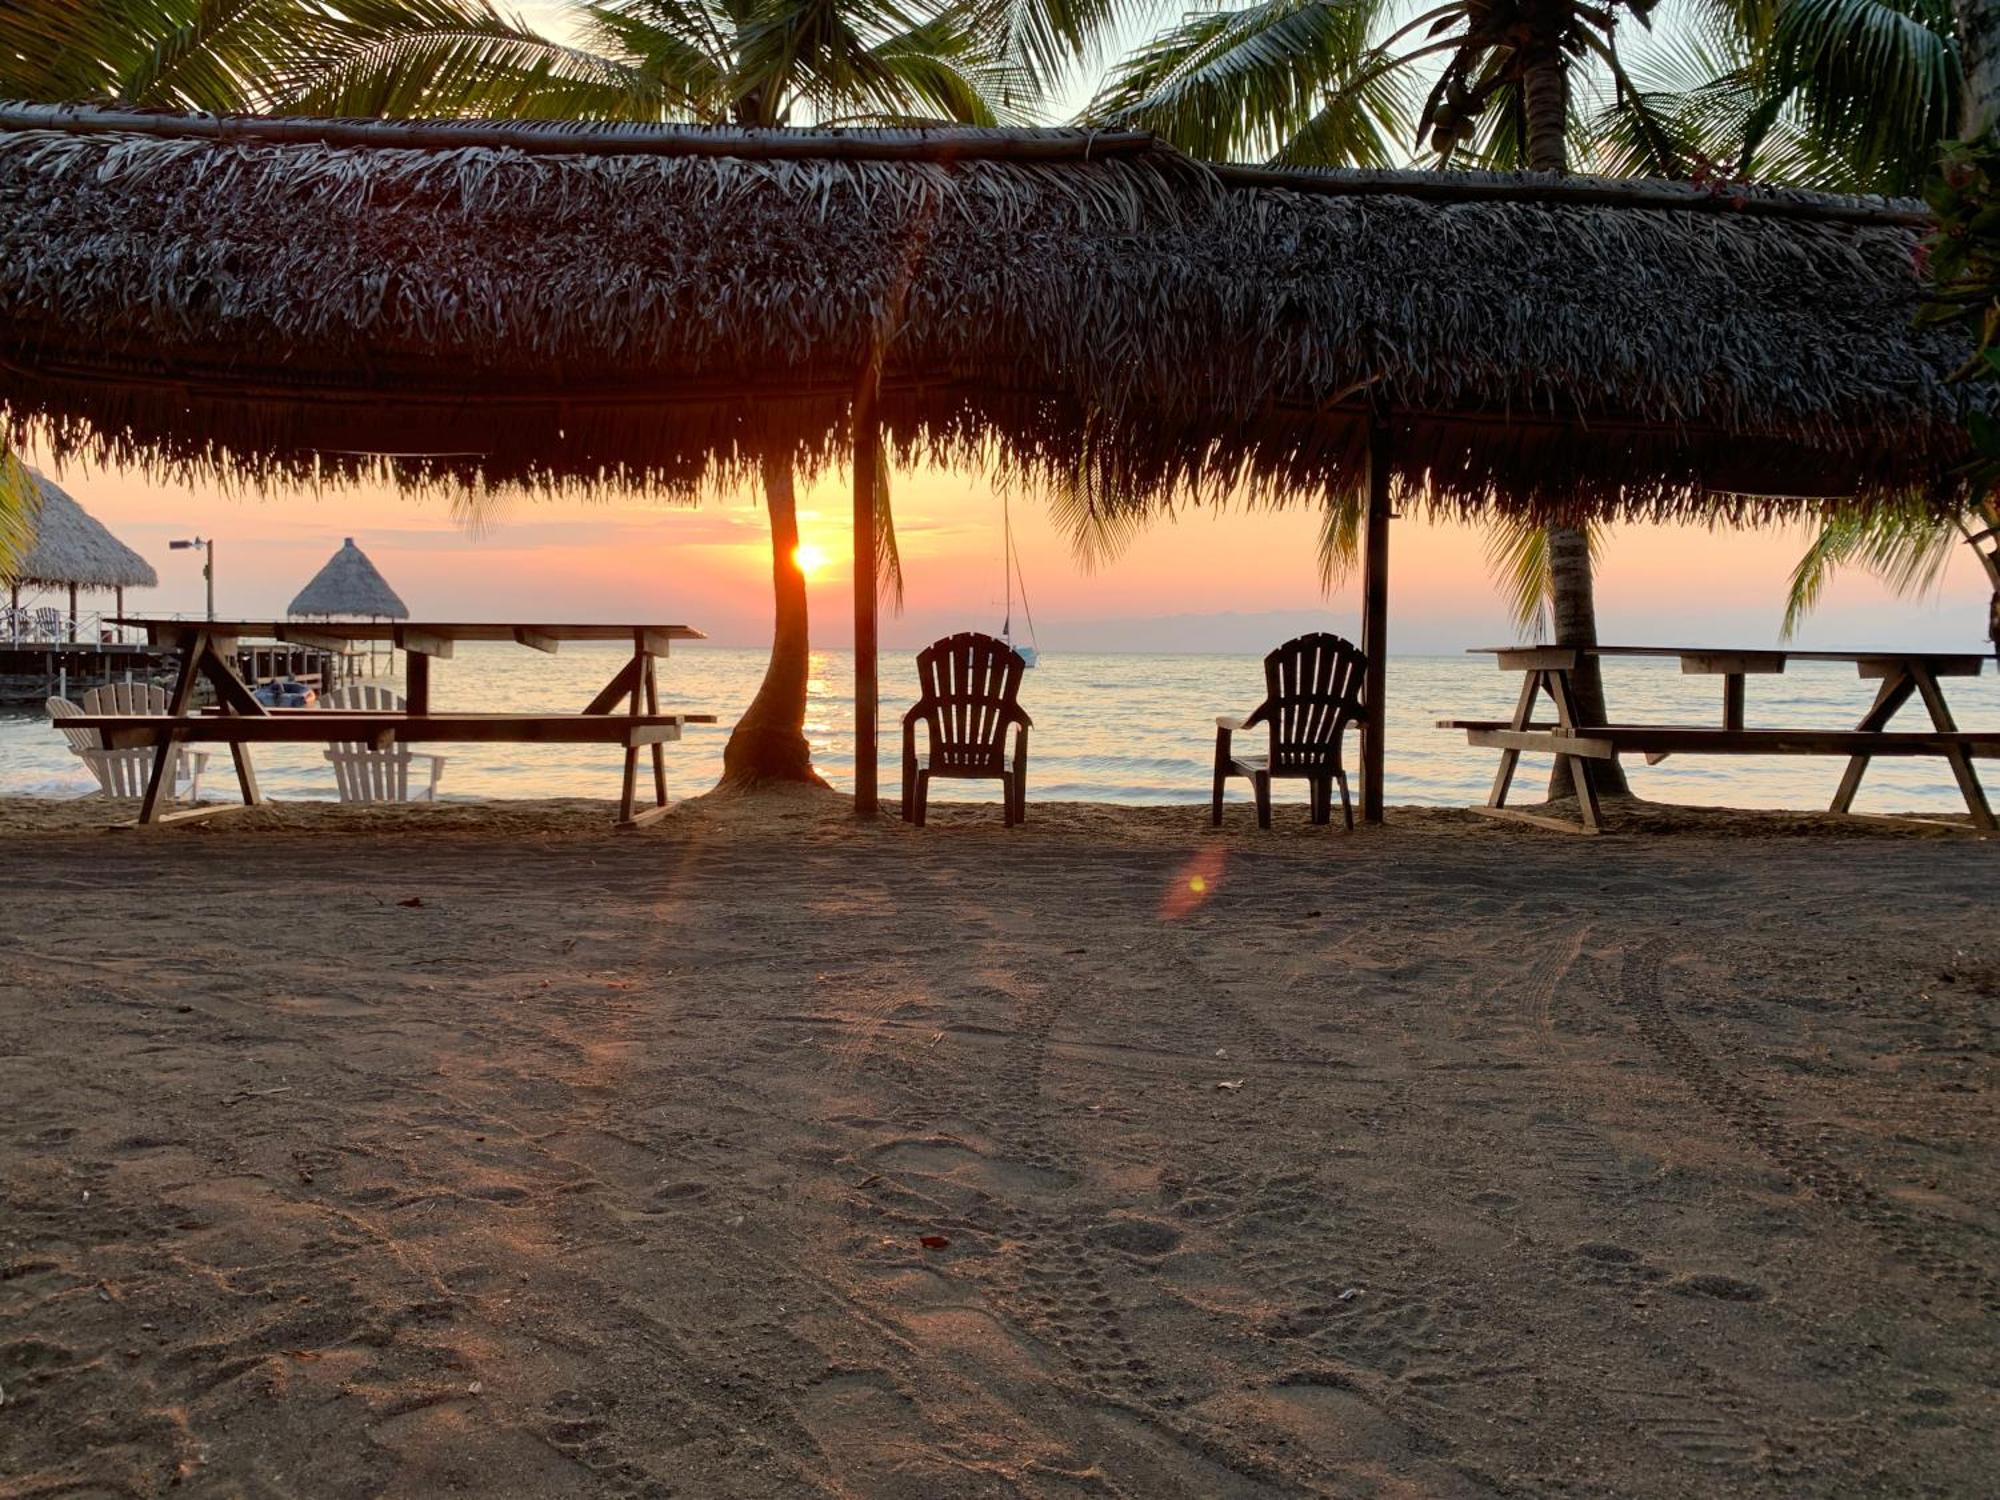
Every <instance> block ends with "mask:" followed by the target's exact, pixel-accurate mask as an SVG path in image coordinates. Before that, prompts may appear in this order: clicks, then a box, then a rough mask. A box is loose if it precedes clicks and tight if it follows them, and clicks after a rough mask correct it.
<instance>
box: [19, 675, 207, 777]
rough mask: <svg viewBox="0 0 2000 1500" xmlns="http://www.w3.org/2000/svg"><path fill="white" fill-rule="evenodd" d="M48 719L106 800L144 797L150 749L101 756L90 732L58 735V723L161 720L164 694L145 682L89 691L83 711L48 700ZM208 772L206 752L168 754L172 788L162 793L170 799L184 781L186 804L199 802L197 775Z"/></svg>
mask: <svg viewBox="0 0 2000 1500" xmlns="http://www.w3.org/2000/svg"><path fill="white" fill-rule="evenodd" d="M48 708H49V719H50V721H51V722H52V723H53V724H54V725H55V727H56V728H57V729H59V730H61V731H62V734H63V737H64V738H65V739H67V740H68V741H69V748H70V752H71V753H72V754H73V755H75V756H76V758H77V759H78V760H80V761H82V762H83V763H84V765H86V766H87V767H89V768H90V774H91V775H93V776H95V777H96V778H97V784H98V786H99V787H100V788H101V789H102V790H103V792H104V795H105V796H107V797H143V796H145V795H146V781H147V778H148V777H150V776H151V775H152V774H153V749H152V747H151V746H149V745H135V746H133V747H132V748H131V749H129V750H107V749H105V748H104V745H103V742H102V741H101V740H100V739H99V738H98V735H97V731H96V730H94V729H64V728H63V720H64V719H75V718H81V717H82V716H83V715H85V714H164V713H165V712H166V711H167V690H166V689H165V688H163V687H155V686H153V685H152V684H151V683H145V682H114V683H111V684H108V685H107V686H105V687H94V688H92V689H90V691H88V692H87V693H85V694H84V695H83V706H82V707H81V708H79V707H77V705H76V704H74V703H72V702H70V701H69V699H67V698H51V699H49V702H48ZM207 767H208V752H207V751H206V750H189V749H188V748H187V747H186V746H181V747H178V748H176V750H175V751H174V776H173V785H172V786H169V787H168V789H167V794H168V795H169V796H172V795H173V793H174V787H176V786H178V785H179V784H180V783H181V782H182V781H186V782H187V784H188V787H187V799H188V801H190V802H199V801H200V800H201V774H202V772H203V771H204V770H206V769H207Z"/></svg>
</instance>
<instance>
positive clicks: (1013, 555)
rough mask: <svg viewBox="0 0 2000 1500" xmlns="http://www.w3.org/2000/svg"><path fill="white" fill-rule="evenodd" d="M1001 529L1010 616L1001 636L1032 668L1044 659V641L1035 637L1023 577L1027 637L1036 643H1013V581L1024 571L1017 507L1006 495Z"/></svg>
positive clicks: (1023, 607)
mask: <svg viewBox="0 0 2000 1500" xmlns="http://www.w3.org/2000/svg"><path fill="white" fill-rule="evenodd" d="M1000 528H1001V536H1002V538H1003V540H1002V543H1001V546H1002V550H1003V552H1004V556H1003V557H1002V559H1001V563H1002V571H1004V572H1005V573H1006V575H1007V617H1006V619H1005V620H1004V621H1002V622H1001V625H1000V639H1001V640H1003V641H1005V642H1006V643H1007V644H1008V645H1009V646H1013V647H1014V654H1015V655H1016V656H1018V657H1020V658H1021V665H1023V666H1026V667H1032V666H1034V665H1035V663H1036V662H1037V661H1039V660H1040V659H1041V654H1042V653H1041V643H1040V642H1039V641H1037V640H1036V637H1035V612H1034V611H1033V610H1032V609H1030V608H1029V607H1028V580H1027V579H1025V578H1022V579H1021V613H1022V614H1023V615H1025V616H1027V620H1028V639H1029V641H1031V642H1033V643H1034V644H1031V645H1026V646H1021V645H1016V644H1015V642H1014V580H1015V578H1016V577H1018V576H1019V574H1020V572H1021V554H1020V553H1018V552H1016V551H1015V550H1014V510H1013V506H1012V505H1011V504H1010V503H1009V502H1008V500H1007V497H1006V496H1005V495H1002V496H1001V497H1000Z"/></svg>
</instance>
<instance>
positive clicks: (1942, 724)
mask: <svg viewBox="0 0 2000 1500" xmlns="http://www.w3.org/2000/svg"><path fill="white" fill-rule="evenodd" d="M1910 675H1911V676H1912V677H1913V678H1915V679H1916V684H1917V691H1918V692H1920V693H1922V694H1923V696H1924V707H1925V708H1927V709H1929V710H1930V714H1931V725H1932V727H1933V728H1935V729H1936V730H1937V731H1938V733H1940V734H1956V733H1957V732H1958V725H1957V724H1956V723H1954V722H1953V721H1952V717H1951V708H1950V706H1949V705H1948V704H1946V702H1945V701H1944V689H1943V688H1941V687H1939V686H1938V680H1937V676H1936V674H1935V673H1933V672H1932V671H1931V669H1930V668H1929V667H1928V666H1925V665H1923V664H1922V663H1912V664H1911V666H1910ZM1944 758H1945V761H1946V762H1947V763H1948V764H1949V765H1950V766H1951V774H1952V775H1953V776H1955V777H1957V778H1958V790H1959V792H1960V793H1961V794H1962V795H1963V796H1964V798H1965V808H1966V811H1967V812H1969V813H1971V814H1972V826H1973V827H1974V828H1979V829H1984V830H1985V831H1987V832H1989V833H1991V832H1993V831H1994V830H1995V829H1996V828H2000V824H1996V823H1995V822H1994V819H1993V808H1992V807H1991V805H1990V804H1988V802H1987V800H1986V789H1985V788H1984V787H1982V786H1981V785H1980V784H1979V773H1978V772H1977V771H1975V770H1973V768H1972V757H1971V756H1970V755H1969V754H1967V753H1966V749H1965V747H1964V746H1963V745H1953V746H1952V747H1950V748H1949V749H1947V750H1946V751H1945V753H1944Z"/></svg>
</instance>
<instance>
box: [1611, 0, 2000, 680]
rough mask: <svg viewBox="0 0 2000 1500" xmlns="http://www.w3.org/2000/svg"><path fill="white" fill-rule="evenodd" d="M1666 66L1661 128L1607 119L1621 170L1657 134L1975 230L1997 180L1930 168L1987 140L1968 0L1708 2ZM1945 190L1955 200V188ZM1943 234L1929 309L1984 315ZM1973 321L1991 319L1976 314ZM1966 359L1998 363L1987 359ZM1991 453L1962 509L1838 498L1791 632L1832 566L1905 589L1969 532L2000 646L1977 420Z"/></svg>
mask: <svg viewBox="0 0 2000 1500" xmlns="http://www.w3.org/2000/svg"><path fill="white" fill-rule="evenodd" d="M1667 60H1668V62H1669V65H1670V66H1669V68H1668V69H1667V73H1668V74H1669V75H1677V76H1669V77H1663V78H1660V79H1656V80H1648V82H1649V83H1650V84H1651V85H1652V86H1651V87H1650V88H1649V89H1648V90H1647V91H1646V95H1645V96H1646V99H1647V102H1648V104H1649V106H1650V110H1651V112H1652V114H1653V115H1654V116H1655V118H1656V119H1662V120H1665V121H1667V122H1669V124H1668V126H1667V128H1666V130H1664V131H1663V132H1659V133H1657V134H1655V135H1652V136H1644V137H1642V136H1639V135H1636V134H1634V133H1631V132H1626V131H1622V130H1620V129H1619V127H1618V125H1617V124H1616V122H1612V124H1611V128H1610V129H1609V130H1608V131H1607V133H1606V134H1607V138H1608V139H1611V140H1613V141H1615V142H1616V149H1615V150H1614V160H1615V165H1616V169H1617V170H1621V171H1634V172H1646V171H1659V170H1662V169H1663V162H1662V158H1661V157H1660V155H1659V154H1658V153H1657V152H1656V151H1655V150H1654V149H1653V148H1654V145H1655V143H1656V141H1657V140H1658V138H1659V136H1660V135H1664V136H1666V137H1668V138H1670V139H1672V140H1673V141H1675V142H1677V143H1678V147H1679V150H1680V153H1681V156H1682V158H1683V159H1687V160H1702V161H1707V162H1711V163H1714V164H1716V165H1717V167H1718V169H1719V170H1720V171H1722V172H1723V173H1725V174H1726V175H1729V176H1734V177H1750V176H1753V175H1754V176H1759V177H1762V178H1765V179H1767V180H1777V181H1783V182H1787V183H1792V184H1795V185H1798V186H1805V187H1816V188H1825V189H1830V190H1834V191H1842V192H1882V193H1899V194H1906V195H1914V194H1917V193H1921V192H1925V191H1927V190H1931V191H1934V192H1936V193H1937V194H1939V195H1941V201H1939V203H1938V206H1939V207H1940V208H1941V210H1942V211H1943V212H1944V213H1945V215H1946V216H1947V217H1948V218H1955V219H1957V220H1960V221H1962V223H1961V226H1960V227H1961V232H1962V233H1963V232H1969V233H1970V234H1971V236H1972V237H1973V239H1974V241H1977V240H1978V238H1979V237H1980V236H1981V234H1982V233H1983V232H1984V231H1983V230H1982V229H1981V225H1982V224H1983V222H1984V221H1982V220H1980V219H1979V218H1978V217H1977V215H1978V214H1979V213H1980V212H1981V211H1983V210H1986V209H1987V208H1989V207H1990V205H1991V183H1990V182H1988V181H1986V180H1984V179H1983V178H1982V177H1981V173H1982V172H1984V171H1985V170H1986V164H1984V163H1981V162H1979V161H1977V160H1976V158H1977V157H1978V156H1979V155H1980V153H1981V151H1982V150H1983V151H1984V152H1986V153H1988V154H1990V152H1991V149H1992V148H1991V145H1990V144H1986V145H1984V146H1981V145H1978V144H1975V145H1974V147H1973V149H1972V153H1971V154H1972V157H1973V158H1975V159H1974V160H1972V161H1970V162H1964V163H1960V164H1959V165H1958V166H1956V167H1954V168H1953V169H1952V171H1951V172H1950V173H1948V174H1947V176H1948V177H1950V176H1956V177H1962V178H1965V179H1966V180H1967V184H1968V187H1969V189H1970V192H1967V191H1964V190H1961V189H1960V188H1959V187H1957V186H1955V185H1954V184H1953V183H1952V182H1951V181H1944V182H1940V180H1939V175H1938V165H1939V152H1940V150H1941V149H1942V148H1944V147H1945V146H1946V144H1947V143H1948V142H1949V141H1951V140H1952V138H1953V137H1954V136H1957V137H1958V138H1960V139H1962V140H1964V141H1966V142H1971V143H1981V142H1987V141H1988V140H1989V137H1990V133H1991V132H1992V130H1993V127H1994V125H1995V122H1996V117H2000V13H1996V12H1995V11H1994V9H1993V8H1992V7H1991V6H1990V5H1987V4H1980V3H1974V0H1954V3H1952V4H1946V3H1945V0H1776V3H1770V0H1758V3H1755V4H1752V5H1749V6H1737V7H1727V6H1725V7H1724V8H1722V9H1719V10H1710V11H1708V12H1706V13H1705V14H1704V15H1702V16H1700V17H1698V18H1697V20H1696V23H1695V24H1694V25H1692V26H1691V27H1690V28H1689V29H1688V33H1687V36H1686V37H1684V38H1683V42H1682V45H1681V47H1680V48H1679V49H1677V53H1676V54H1674V55H1670V56H1669V58H1668V59H1667ZM1953 200H1958V201H1956V202H1954V201H1953ZM1955 243H1956V242H1954V241H1941V242H1940V243H1939V244H1938V247H1937V248H1938V251H1939V254H1938V255H1937V256H1936V257H1935V258H1934V268H1935V269H1936V270H1937V271H1938V272H1939V279H1940V281H1941V282H1942V283H1943V286H1942V287H1941V289H1940V294H1939V298H1938V305H1936V306H1933V307H1932V308H1930V309H1928V310H1927V314H1926V315H1927V316H1929V317H1933V318H1947V319H1948V318H1956V317H1967V318H1968V320H1969V321H1973V322H1975V324H1980V325H1983V322H1984V316H1985V309H1986V308H1988V307H1990V306H1993V305H1995V304H1994V288H1993V287H1992V286H1991V285H1990V284H1986V278H1985V277H1984V275H1983V273H1979V272H1976V271H1975V273H1974V274H1972V275H1971V276H1970V278H1969V279H1968V276H1967V271H1968V268H1969V266H1970V264H1971V262H1970V259H1969V257H1967V256H1966V255H1965V254H1963V253H1961V252H1958V251H1956V250H1955ZM1981 333H1982V336H1983V337H1985V336H1989V335H1990V330H1988V329H1987V328H1985V327H1984V326H1981ZM1967 374H1968V375H1978V376H1980V377H1982V378H1986V379H1992V378H1994V376H1995V370H1994V368H1993V366H1992V364H1991V362H1990V360H1989V361H1985V362H1981V363H1976V364H1975V365H1973V366H1970V367H1968V371H1967ZM1972 436H1973V438H1974V441H1975V446H1976V447H1978V448H1979V449H1980V450H1981V451H1982V452H1983V453H1984V454H1985V455H1986V457H1987V459H1988V460H1989V461H1988V463H1987V464H1986V466H1985V471H1984V475H1983V481H1982V482H1984V483H1985V484H1986V485H1987V486H1988V488H1987V489H1986V491H1985V493H1984V494H1982V495H1975V497H1974V498H1973V499H1972V500H1970V501H1968V502H1967V504H1966V505H1965V507H1964V508H1963V509H1962V510H1961V511H1958V512H1956V513H1948V512H1940V511H1939V510H1938V509H1937V508H1936V507H1935V506H1934V505H1932V504H1929V503H1927V502H1926V501H1925V500H1924V499H1923V498H1921V497H1918V498H1916V499H1913V501H1912V503H1911V504H1910V505H1909V506H1907V507H1904V508H1901V509H1895V510H1891V511H1888V512H1882V513H1877V514H1874V515H1860V514H1855V513H1836V514H1835V515H1833V516H1831V517H1830V518H1828V519H1827V520H1826V521H1825V522H1824V523H1823V524H1822V526H1821V529H1820V531H1819V533H1818V534H1817V535H1816V536H1815V537H1814V539H1813V541H1812V543H1811V545H1810V546H1809V547H1808V548H1807V549H1806V552H1805V554H1804V555H1803V556H1802V557H1801V558H1800V559H1799V562H1798V565H1797V567H1796V568H1795V569H1794V570H1793V574H1792V579H1791V586H1790V589H1789V592H1788V597H1787V600H1786V608H1785V618H1784V625H1783V634H1784V635H1785V636H1786V637H1790V636H1791V635H1792V634H1793V633H1794V632H1795V631H1796V630H1797V628H1798V626H1799V624H1800V622H1801V621H1802V620H1803V618H1804V617H1805V615H1806V614H1807V613H1809V612H1810V611H1811V609H1812V608H1813V607H1814V605H1815V604H1816V603H1817V602H1818V600H1819V598H1820V597H1821V595H1822V594H1823V593H1824V591H1825V588H1826V584H1827V582H1828V580H1829V579H1830V577H1831V576H1832V574H1833V573H1834V572H1835V571H1836V570H1837V569H1839V568H1841V567H1845V566H1860V567H1863V568H1866V569H1868V570H1869V571H1871V572H1873V573H1875V574H1876V575H1877V576H1879V577H1881V578H1882V579H1883V580H1885V581H1886V582H1887V583H1888V584H1889V585H1890V587H1891V588H1892V589H1894V590H1895V591H1897V592H1899V593H1912V594H1921V593H1924V592H1926V591H1928V590H1929V589H1931V588H1932V587H1934V586H1935V585H1936V584H1937V582H1938V581H1939V579H1940V578H1941V577H1942V575H1943V572H1944V569H1945V567H1946V566H1947V565H1948V564H1949V562H1950V560H1951V558H1952V557H1953V555H1955V548H1956V547H1957V546H1958V545H1959V544H1960V543H1961V542H1963V543H1965V544H1967V545H1970V546H1971V548H1972V550H1973V553H1974V556H1975V557H1977V559H1978V560H1979V563H1980V566H1981V568H1982V569H1983V571H1984V572H1985V574H1986V577H1987V580H1988V582H1989V583H1990V585H1991V586H1992V589H1993V602H1992V606H1991V617H1990V620H1989V632H1990V634H1991V635H1992V638H1993V640H1994V642H1995V644H1996V647H2000V541H1996V538H2000V508H1996V505H1995V502H1994V499H1993V491H1992V488H1991V486H1992V484H1993V483H1994V482H1995V481H1996V480H2000V467H1996V466H1994V465H1993V463H1992V462H1991V459H1992V458H1993V457H1994V456H1995V455H1996V453H2000V434H1995V433H1992V432H1989V431H1982V430H1978V429H1975V431H1974V432H1973V434H1972Z"/></svg>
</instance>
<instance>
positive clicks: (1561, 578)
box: [1548, 526, 1631, 800]
mask: <svg viewBox="0 0 2000 1500" xmlns="http://www.w3.org/2000/svg"><path fill="white" fill-rule="evenodd" d="M1548 534H1549V583H1550V589H1549V592H1550V593H1551V594H1552V595H1554V601H1553V602H1554V606H1555V607H1554V614H1555V627H1556V644H1557V645H1558V646H1595V645H1596V644H1597V587H1596V581H1595V579H1594V578H1593V577H1592V576H1591V567H1590V538H1589V537H1588V536H1586V535H1585V534H1584V533H1583V532H1582V531H1579V530H1578V529H1577V528H1576V527H1574V526H1551V527H1549V529H1548ZM1570 685H1571V687H1572V688H1573V689H1574V690H1575V693H1576V711H1577V712H1578V713H1580V714H1582V715H1583V718H1584V721H1585V722H1586V723H1590V724H1603V723H1607V722H1609V720H1608V718H1607V716H1606V713H1605V708H1604V674H1603V672H1602V671H1601V670H1599V667H1598V661H1597V658H1596V657H1594V656H1580V657H1578V658H1577V663H1576V670H1575V671H1574V672H1572V673H1571V674H1570ZM1570 764H1571V763H1570V762H1569V761H1567V760H1558V761H1557V762H1556V767H1555V770H1554V771H1552V772H1551V773H1550V774H1549V797H1550V799H1551V800H1554V799H1555V798H1557V797H1571V796H1574V795H1575V794H1576V787H1575V785H1574V783H1573V781H1572V780H1571V777H1570ZM1592 769H1593V774H1594V779H1595V781H1596V783H1597V790H1598V792H1599V793H1600V794H1601V795H1603V796H1607V797H1624V796H1629V795H1630V794H1631V789H1630V788H1629V787H1628V786H1627V785H1626V781H1625V771H1624V768H1623V767H1621V766H1620V765H1619V764H1618V762H1617V761H1615V760H1608V761H1600V762H1598V763H1597V764H1596V766H1594V767H1593V768H1592Z"/></svg>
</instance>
